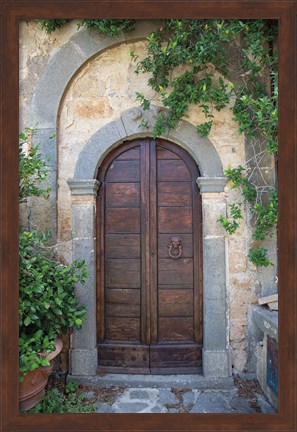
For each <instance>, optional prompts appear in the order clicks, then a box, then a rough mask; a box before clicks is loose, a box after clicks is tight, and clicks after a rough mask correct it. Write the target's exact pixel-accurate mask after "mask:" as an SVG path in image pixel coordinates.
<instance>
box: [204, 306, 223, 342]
mask: <svg viewBox="0 0 297 432" xmlns="http://www.w3.org/2000/svg"><path fill="white" fill-rule="evenodd" d="M224 303H225V300H224V301H223V302H222V301H219V300H207V301H204V306H203V309H204V322H203V340H204V344H203V345H204V347H205V349H207V350H222V349H223V350H224V349H226V344H227V336H228V335H227V318H226V310H225V306H224Z"/></svg>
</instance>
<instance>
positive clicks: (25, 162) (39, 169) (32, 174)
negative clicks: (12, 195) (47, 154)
mask: <svg viewBox="0 0 297 432" xmlns="http://www.w3.org/2000/svg"><path fill="white" fill-rule="evenodd" d="M25 132H26V133H25ZM25 132H22V133H20V135H19V202H20V203H22V202H26V201H27V198H28V197H29V196H41V197H44V198H47V197H48V194H49V192H50V188H46V189H43V188H42V187H40V186H39V184H40V182H42V181H44V180H45V179H46V175H47V167H46V163H45V162H44V161H43V160H42V159H41V156H40V154H39V153H38V145H33V144H32V142H31V141H32V138H33V136H34V130H33V129H30V128H26V129H25ZM25 146H26V147H27V148H28V154H26V152H25V150H24V147H25Z"/></svg>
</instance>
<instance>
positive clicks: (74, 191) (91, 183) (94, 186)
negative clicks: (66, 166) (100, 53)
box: [67, 180, 100, 195]
mask: <svg viewBox="0 0 297 432" xmlns="http://www.w3.org/2000/svg"><path fill="white" fill-rule="evenodd" d="M67 184H68V186H69V189H70V190H71V195H97V192H98V190H99V188H100V182H99V181H98V180H67Z"/></svg>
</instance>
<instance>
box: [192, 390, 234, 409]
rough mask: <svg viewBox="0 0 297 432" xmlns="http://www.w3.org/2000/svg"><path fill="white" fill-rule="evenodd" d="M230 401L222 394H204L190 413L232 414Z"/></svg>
mask: <svg viewBox="0 0 297 432" xmlns="http://www.w3.org/2000/svg"><path fill="white" fill-rule="evenodd" d="M230 412H232V409H231V407H230V405H229V400H228V399H227V398H226V397H224V396H223V395H221V394H217V393H202V394H201V395H200V396H199V397H198V399H197V401H196V402H195V404H194V406H193V408H192V409H191V410H190V413H230Z"/></svg>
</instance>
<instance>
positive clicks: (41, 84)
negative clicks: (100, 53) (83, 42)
mask: <svg viewBox="0 0 297 432" xmlns="http://www.w3.org/2000/svg"><path fill="white" fill-rule="evenodd" d="M85 60H86V57H85V55H84V54H83V52H82V51H79V50H77V47H75V46H74V45H73V44H72V43H71V42H68V43H66V44H65V45H63V46H62V48H61V49H60V50H59V51H58V52H57V53H56V54H55V55H54V56H53V57H52V58H51V60H50V61H49V64H48V66H47V68H46V69H45V72H44V74H43V75H42V77H41V78H40V80H39V81H38V83H37V86H36V91H35V94H34V96H33V100H32V119H31V120H32V124H36V123H38V127H40V128H52V127H55V124H56V119H57V114H58V109H59V104H60V101H61V98H62V95H63V93H64V90H65V89H66V86H67V84H68V82H69V81H70V79H71V77H72V75H73V74H74V73H75V72H76V71H77V70H78V69H79V68H80V66H81V65H82V63H83V62H84V61H85Z"/></svg>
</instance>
